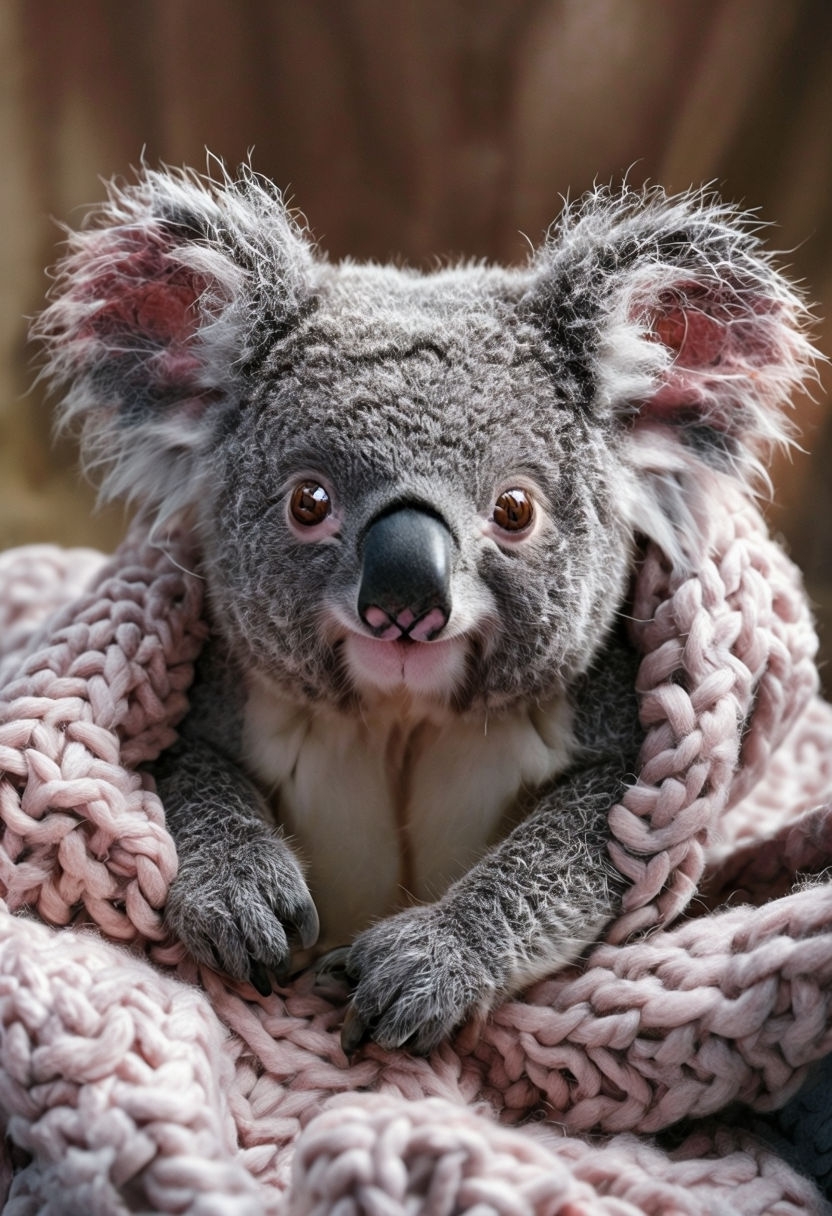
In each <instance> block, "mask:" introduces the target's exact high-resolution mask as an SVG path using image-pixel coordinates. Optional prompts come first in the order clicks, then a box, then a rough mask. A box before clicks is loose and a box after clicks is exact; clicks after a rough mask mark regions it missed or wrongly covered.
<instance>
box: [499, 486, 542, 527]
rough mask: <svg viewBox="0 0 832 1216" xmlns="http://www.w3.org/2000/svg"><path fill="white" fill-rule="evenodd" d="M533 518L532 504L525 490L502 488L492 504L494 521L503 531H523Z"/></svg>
mask: <svg viewBox="0 0 832 1216" xmlns="http://www.w3.org/2000/svg"><path fill="white" fill-rule="evenodd" d="M533 519H534V506H533V504H532V500H531V498H530V497H529V495H528V494H527V493H526V491H525V490H521V489H519V488H515V489H512V490H503V492H502V494H501V495H500V497H499V498H498V499H497V501H496V503H495V504H494V523H495V524H496V525H497V527H498V528H502V529H503V531H504V532H523V531H524V530H525V529H526V528H528V527H529V525H530V524H531V522H532V520H533Z"/></svg>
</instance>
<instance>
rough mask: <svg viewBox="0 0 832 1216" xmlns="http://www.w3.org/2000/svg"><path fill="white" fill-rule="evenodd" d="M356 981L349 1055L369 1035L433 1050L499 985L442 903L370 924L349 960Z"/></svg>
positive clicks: (347, 1025) (347, 1027) (346, 1029)
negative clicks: (370, 926)
mask: <svg viewBox="0 0 832 1216" xmlns="http://www.w3.org/2000/svg"><path fill="white" fill-rule="evenodd" d="M346 968H347V972H348V974H349V976H350V978H351V979H352V980H353V982H354V983H355V991H354V993H353V998H352V1003H351V1004H350V1007H349V1009H348V1010H347V1015H346V1017H345V1019H344V1025H343V1029H342V1031H341V1046H342V1048H343V1050H344V1053H345V1054H346V1055H347V1056H351V1055H353V1054H354V1052H355V1051H357V1049H358V1048H359V1047H360V1046H361V1044H362V1043H365V1042H366V1041H367V1040H369V1039H373V1040H374V1041H375V1042H376V1043H378V1044H379V1046H381V1047H385V1048H388V1049H395V1048H398V1047H406V1048H407V1049H408V1050H409V1051H412V1052H415V1053H417V1054H427V1053H428V1052H429V1051H431V1050H432V1049H433V1048H434V1047H436V1046H437V1045H438V1044H439V1043H440V1042H441V1041H442V1039H444V1038H446V1037H447V1036H448V1035H449V1034H450V1033H451V1031H453V1030H454V1029H455V1028H456V1027H457V1026H458V1025H459V1024H460V1023H461V1022H463V1021H464V1020H465V1019H466V1018H467V1017H468V1016H469V1015H470V1014H472V1013H474V1012H476V1011H478V1010H483V1009H485V1008H487V1007H489V1006H490V1005H491V1004H492V1003H493V999H494V996H495V993H496V990H497V985H496V983H495V981H494V978H493V977H492V976H491V975H490V974H489V972H488V969H487V967H486V966H485V964H484V962H483V960H482V959H481V958H479V957H478V956H477V953H476V951H475V950H473V949H472V948H471V945H470V943H469V942H468V941H466V935H465V933H464V931H462V929H461V927H460V926H458V925H456V924H455V923H454V920H453V918H452V916H451V915H450V914H448V913H447V911H446V910H445V909H444V908H443V907H442V905H438V904H434V905H432V906H429V907H424V908H411V909H408V910H407V911H406V912H400V913H399V914H398V915H397V916H393V917H390V918H389V919H388V920H384V921H381V922H380V923H379V924H377V925H373V926H372V928H370V929H367V930H366V931H365V932H364V933H362V934H361V935H360V937H358V938H357V939H356V941H355V943H354V944H353V946H352V948H351V950H350V952H349V955H348V957H347V964H346Z"/></svg>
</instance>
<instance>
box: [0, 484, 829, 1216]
mask: <svg viewBox="0 0 832 1216" xmlns="http://www.w3.org/2000/svg"><path fill="white" fill-rule="evenodd" d="M720 493H721V494H722V496H723V500H722V501H721V502H720V503H719V504H718V508H717V509H715V510H714V512H713V524H712V536H711V538H710V545H711V548H710V551H709V555H708V557H707V559H706V560H705V561H704V562H703V565H702V570H701V573H700V574H699V575H698V576H697V577H682V576H680V575H678V574H674V573H673V572H672V571H670V570H669V569H668V568H667V565H666V563H664V562H663V561H662V558H661V555H660V554H659V553H658V552H657V551H649V552H648V553H647V555H646V557H645V560H644V561H643V563H642V564H641V566H640V569H639V573H638V577H637V580H636V586H635V593H634V600H633V604H632V631H633V639H634V642H635V644H636V645H637V646H638V647H639V648H640V650H641V652H642V653H643V660H642V663H641V668H640V673H639V692H640V697H641V715H642V719H643V722H644V725H645V727H646V728H647V737H646V742H645V746H644V749H643V754H642V757H641V761H640V771H639V773H638V776H637V780H635V781H634V783H633V784H632V786H631V787H630V788H629V790H628V792H627V794H626V796H625V798H624V799H623V800H622V803H621V804H620V805H618V806H616V807H614V808H613V809H612V812H611V816H610V824H611V830H612V835H613V842H612V850H613V856H614V859H615V862H616V864H617V865H618V866H619V868H620V869H621V870H622V872H623V873H625V874H626V875H627V877H628V879H629V881H630V884H631V885H630V888H629V892H628V897H627V900H626V905H625V908H624V912H623V914H622V916H621V917H620V919H619V920H618V922H617V923H616V924H615V925H614V926H613V929H612V932H611V933H610V934H609V936H608V939H607V940H606V941H605V942H604V943H601V944H599V945H597V946H596V947H595V948H594V949H593V950H592V952H591V953H590V954H589V957H588V959H587V960H586V963H585V965H584V966H583V967H582V968H580V969H579V970H578V969H576V970H573V971H570V972H568V973H561V974H559V975H557V976H555V977H553V978H552V979H549V980H547V981H545V982H543V983H540V984H538V985H536V986H535V987H534V988H533V989H532V990H531V991H530V992H528V993H527V994H526V996H525V997H524V998H523V999H520V1000H514V1001H511V1002H508V1003H507V1004H505V1005H504V1006H503V1007H502V1008H500V1009H499V1010H497V1012H496V1013H495V1014H494V1015H493V1016H492V1017H491V1018H490V1019H489V1021H488V1022H487V1023H486V1024H485V1025H483V1026H473V1025H472V1026H468V1027H465V1028H464V1029H463V1030H462V1031H461V1032H460V1033H459V1034H458V1035H457V1037H456V1038H455V1039H454V1041H452V1042H450V1043H446V1044H444V1045H443V1046H442V1047H441V1048H440V1049H439V1050H438V1051H437V1052H435V1053H434V1055H433V1056H432V1057H431V1058H430V1059H428V1060H424V1059H415V1058H412V1057H410V1056H408V1055H407V1054H404V1053H395V1054H391V1053H385V1052H383V1051H382V1050H380V1049H379V1048H378V1047H376V1046H374V1045H372V1046H369V1047H368V1048H367V1049H366V1050H365V1051H364V1053H363V1054H362V1055H361V1057H360V1058H358V1059H357V1060H356V1062H355V1063H353V1064H352V1065H349V1064H348V1063H347V1061H346V1060H345V1058H344V1057H343V1055H342V1054H341V1051H340V1048H339V1045H338V1033H337V1031H338V1025H339V1019H340V1016H341V1012H342V1010H341V1008H340V1006H339V1004H338V998H337V997H331V998H330V997H328V996H327V995H326V994H325V993H322V992H321V991H319V990H317V989H315V988H314V987H313V984H312V981H311V978H310V977H309V976H302V977H301V978H299V979H298V980H296V981H295V982H294V983H293V984H291V986H290V987H288V988H287V989H285V990H283V991H282V992H280V993H279V994H275V995H272V996H270V997H267V998H264V997H261V996H258V995H257V994H256V993H255V992H254V991H253V989H249V988H247V987H244V986H236V987H235V986H232V985H230V984H228V983H227V982H225V981H224V980H223V979H222V978H221V977H219V976H218V975H216V974H214V973H212V972H209V971H207V970H204V969H202V970H197V968H196V967H195V966H194V964H193V963H192V962H191V961H190V960H189V959H187V958H186V957H185V956H184V952H183V951H182V949H181V948H180V947H179V946H178V944H177V943H175V942H172V941H170V940H169V939H167V938H166V935H165V931H164V928H163V924H162V920H161V916H160V909H161V908H162V907H163V905H164V901H165V895H166V891H167V887H168V884H169V883H170V881H171V877H172V875H173V874H174V872H175V868H176V857H175V851H174V848H173V844H172V842H171V840H170V838H169V836H168V835H167V833H166V831H165V827H164V815H163V812H162V807H161V805H160V804H159V801H158V799H157V797H156V795H155V793H154V792H153V790H152V788H151V783H150V781H149V779H148V778H147V777H146V776H143V775H142V774H141V771H140V766H141V764H142V763H143V762H144V761H147V760H149V759H152V758H153V757H154V756H156V755H157V754H158V752H159V751H160V750H161V749H162V748H164V747H166V746H168V745H169V743H170V742H171V741H172V739H173V738H174V733H175V726H176V723H177V722H178V721H179V719H180V718H181V716H182V714H183V713H184V711H185V708H186V703H187V688H188V685H189V681H190V679H191V675H192V664H193V660H194V658H195V656H196V655H197V653H198V651H199V648H200V645H201V643H202V640H203V638H204V634H205V627H204V625H203V623H202V621H201V616H200V600H201V583H200V580H199V579H198V578H197V577H194V576H191V575H189V574H187V573H185V570H187V569H188V568H189V567H190V566H191V565H192V564H193V560H194V559H193V557H192V556H191V555H190V554H188V552H187V549H186V547H185V546H184V545H180V546H179V547H178V548H177V549H176V551H175V553H172V554H171V556H173V557H175V561H173V560H171V556H169V555H168V554H166V553H163V552H161V551H159V550H157V549H154V548H153V547H152V546H151V545H149V544H148V543H147V540H146V538H145V537H144V536H143V535H142V534H141V533H134V534H133V535H132V536H131V537H130V538H128V540H127V542H126V543H125V544H124V545H123V546H122V548H121V549H120V550H119V552H118V553H117V554H116V555H115V557H114V558H113V559H112V560H110V561H106V562H105V559H104V558H102V557H100V556H98V555H96V554H92V553H90V552H88V551H73V552H63V551H60V550H57V549H54V548H51V547H35V548H27V549H23V550H18V551H13V552H11V553H8V554H6V555H5V556H3V557H0V639H2V641H1V642H0V688H2V693H0V698H2V709H1V710H0V770H1V771H2V781H0V820H2V824H1V825H0V827H1V828H2V835H1V836H0V884H2V891H1V892H0V893H1V894H2V895H3V896H4V899H5V903H4V904H3V906H2V909H1V910H0V1108H1V1109H2V1112H3V1116H4V1120H5V1130H6V1153H5V1157H4V1160H3V1166H2V1175H1V1176H0V1188H1V1189H0V1194H2V1195H3V1196H4V1197H5V1201H6V1206H5V1207H4V1208H3V1211H4V1212H6V1213H9V1214H11V1216H22V1214H29V1213H45V1214H47V1216H50V1214H51V1216H58V1214H59V1213H60V1214H61V1216H66V1214H67V1213H79V1214H80V1213H84V1214H85V1216H87V1214H89V1213H101V1214H107V1216H109V1214H110V1213H126V1212H135V1211H144V1212H148V1211H153V1212H176V1213H194V1214H197V1213H199V1214H203V1213H204V1214H208V1213H233V1214H235V1216H236V1214H238V1213H239V1214H241V1216H242V1214H243V1213H246V1214H248V1213H251V1214H252V1216H254V1214H258V1216H259V1214H260V1213H271V1212H275V1213H277V1212H280V1213H292V1214H301V1213H304V1214H306V1213H321V1214H323V1213H338V1214H339V1216H347V1214H348V1213H349V1214H352V1213H356V1214H357V1213H368V1214H369V1213H373V1214H375V1213H378V1214H382V1213H383V1214H393V1213H402V1214H404V1213H417V1212H418V1213H422V1212H424V1213H430V1214H436V1216H440V1214H443V1213H448V1214H450V1213H457V1212H472V1213H473V1212H476V1213H478V1214H485V1213H500V1214H503V1213H505V1214H506V1216H508V1214H509V1213H511V1214H512V1216H513V1214H519V1213H541V1214H543V1213H546V1214H551V1216H554V1214H561V1216H579V1214H587V1213H604V1214H610V1216H612V1214H615V1216H624V1214H625V1213H641V1212H650V1213H659V1212H661V1213H667V1212H679V1213H706V1212H708V1213H710V1212H715V1211H718V1212H720V1213H730V1212H737V1213H742V1216H751V1214H753V1213H761V1214H762V1213H791V1212H798V1211H800V1212H817V1211H819V1210H821V1208H820V1205H821V1200H820V1198H819V1195H818V1193H817V1192H816V1191H815V1190H814V1187H813V1186H812V1184H811V1183H809V1182H808V1181H806V1180H805V1179H802V1178H800V1177H798V1175H796V1174H795V1173H794V1172H793V1171H792V1170H791V1169H790V1168H789V1167H787V1166H786V1165H785V1164H784V1162H782V1161H781V1160H779V1159H778V1157H777V1156H776V1155H775V1154H774V1153H773V1152H772V1151H771V1150H769V1149H766V1148H765V1147H763V1146H762V1145H761V1144H760V1143H759V1142H757V1141H755V1140H754V1139H753V1138H752V1137H750V1136H749V1135H747V1134H746V1133H744V1132H742V1131H739V1130H736V1128H732V1127H731V1126H730V1125H729V1124H726V1125H721V1124H720V1123H719V1122H718V1120H717V1121H706V1120H704V1119H703V1118H701V1117H703V1116H709V1115H712V1114H714V1113H715V1112H719V1111H721V1110H723V1109H724V1108H725V1107H726V1106H727V1105H728V1104H729V1103H733V1102H737V1101H739V1102H742V1103H745V1104H747V1105H748V1106H750V1107H751V1108H753V1109H755V1110H757V1111H765V1110H769V1109H772V1108H774V1107H776V1106H779V1105H782V1104H783V1103H784V1102H785V1101H786V1100H787V1099H788V1098H789V1096H790V1095H791V1094H793V1093H794V1092H795V1090H796V1089H797V1088H798V1087H799V1086H800V1084H801V1082H802V1081H803V1079H804V1077H805V1074H806V1070H807V1068H808V1066H809V1065H810V1064H811V1063H812V1062H813V1061H816V1060H818V1059H819V1058H820V1057H822V1056H823V1055H825V1054H826V1053H827V1052H828V1051H829V1050H830V1049H831V1048H832V1019H831V1018H830V994H832V884H830V883H828V882H824V881H823V880H822V874H821V872H822V871H823V869H824V867H825V866H826V865H827V864H829V862H830V854H832V814H831V813H830V804H829V801H828V798H829V791H830V789H832V711H830V709H829V708H828V707H827V706H825V705H823V704H822V703H821V702H820V701H819V700H818V699H817V697H816V692H815V690H816V677H815V669H814V663H813V655H814V647H815V639H814V633H813V629H812V625H811V620H810V617H809V613H808V610H807V607H806V602H805V598H804V595H803V592H802V590H801V587H800V583H799V580H798V578H797V577H796V574H795V572H794V569H793V567H792V566H791V565H790V563H789V562H788V561H787V559H786V558H785V557H784V556H783V554H782V552H781V551H780V550H779V548H778V547H777V546H776V545H774V544H773V543H772V541H771V540H770V539H769V537H768V535H767V532H766V529H765V527H764V525H763V523H762V520H761V518H760V517H759V515H758V514H757V512H756V510H755V509H754V508H753V507H752V506H750V505H749V503H748V502H747V500H746V499H745V498H744V497H742V496H741V494H740V493H739V492H736V496H735V497H728V496H729V495H731V494H732V493H733V492H732V491H730V490H728V489H726V488H725V487H722V489H721V490H720ZM84 587H86V589H84ZM813 873H815V874H818V875H820V877H818V878H817V879H816V880H815V881H812V882H807V881H805V876H806V875H807V874H813ZM798 875H801V876H803V878H804V881H803V882H802V883H800V884H798V888H797V889H793V887H794V882H795V878H796V876H798ZM738 890H739V892H740V897H738V896H737V895H736V894H734V893H735V892H737V891H738ZM696 892H698V895H697V898H696V899H695V900H694V901H693V902H692V903H691V897H692V895H694V893H696ZM729 896H730V901H729V902H730V903H731V904H732V905H736V904H737V903H738V899H740V900H741V901H740V902H739V905H738V906H731V907H727V908H726V907H725V906H721V907H720V905H724V903H725V901H726V900H728V897H729ZM686 908H687V909H688V911H687V914H686V918H685V919H683V917H682V914H683V911H684V910H685V909H686ZM708 908H710V909H716V910H707V909H708ZM691 910H692V912H693V915H691ZM645 930H650V932H649V933H645V932H644V931H645ZM681 1119H691V1120H698V1122H694V1123H692V1124H691V1129H692V1130H690V1132H689V1134H688V1135H687V1137H686V1138H685V1139H684V1140H683V1142H682V1143H681V1145H678V1144H677V1147H675V1148H674V1149H672V1150H667V1149H663V1148H659V1147H657V1146H656V1144H655V1143H653V1142H652V1140H651V1139H650V1134H653V1133H659V1132H661V1131H662V1130H663V1129H665V1128H667V1127H669V1126H670V1125H671V1124H674V1123H676V1122H678V1121H679V1120H681ZM590 1137H591V1139H590Z"/></svg>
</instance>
